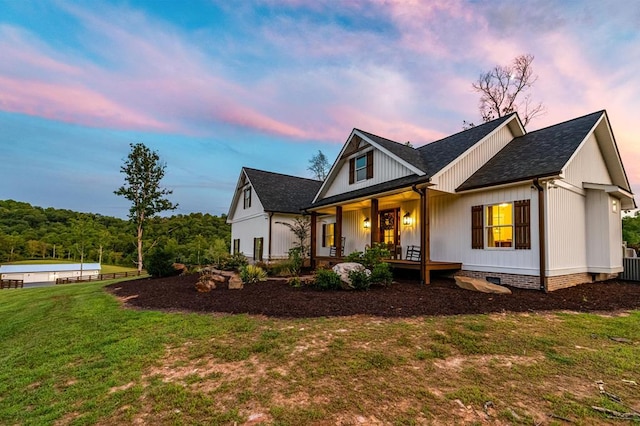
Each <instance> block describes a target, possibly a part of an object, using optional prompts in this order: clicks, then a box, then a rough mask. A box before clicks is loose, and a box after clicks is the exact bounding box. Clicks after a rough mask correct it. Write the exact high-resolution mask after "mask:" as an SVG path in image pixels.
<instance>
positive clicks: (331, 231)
mask: <svg viewBox="0 0 640 426" xmlns="http://www.w3.org/2000/svg"><path fill="white" fill-rule="evenodd" d="M335 233H336V224H335V223H325V224H324V225H322V247H332V246H334V245H335Z"/></svg>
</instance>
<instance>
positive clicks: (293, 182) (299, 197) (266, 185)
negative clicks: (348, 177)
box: [243, 167, 322, 213]
mask: <svg viewBox="0 0 640 426" xmlns="http://www.w3.org/2000/svg"><path fill="white" fill-rule="evenodd" d="M243 169H244V171H245V173H246V174H247V177H248V178H249V181H250V182H251V186H253V189H254V191H255V193H256V194H257V195H258V198H260V202H262V206H263V207H264V210H265V211H267V212H277V213H300V210H301V209H302V208H303V207H306V206H308V205H309V204H311V202H312V201H313V198H314V197H315V195H316V193H317V192H318V190H319V189H320V186H321V185H322V181H319V180H314V179H306V178H301V177H296V176H289V175H283V174H280V173H273V172H267V171H264V170H257V169H251V168H248V167H244V168H243Z"/></svg>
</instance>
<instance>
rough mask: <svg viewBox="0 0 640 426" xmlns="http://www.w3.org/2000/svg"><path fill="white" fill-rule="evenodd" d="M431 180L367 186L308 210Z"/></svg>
mask: <svg viewBox="0 0 640 426" xmlns="http://www.w3.org/2000/svg"><path fill="white" fill-rule="evenodd" d="M428 181H429V179H428V178H427V177H426V176H418V175H411V176H405V177H401V178H398V179H394V180H390V181H387V182H382V183H379V184H377V185H372V186H367V187H364V188H360V189H356V190H355V191H350V192H345V193H343V194H338V195H333V196H331V197H327V198H322V199H321V200H318V201H316V202H315V203H313V205H307V206H306V207H307V208H316V207H322V206H326V205H330V204H333V203H339V202H342V201H347V200H353V199H356V198H360V197H368V196H370V195H375V194H381V193H383V192H387V191H393V190H394V189H399V188H406V187H408V186H411V185H413V184H418V183H424V182H428Z"/></svg>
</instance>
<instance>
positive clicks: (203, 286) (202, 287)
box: [196, 279, 216, 293]
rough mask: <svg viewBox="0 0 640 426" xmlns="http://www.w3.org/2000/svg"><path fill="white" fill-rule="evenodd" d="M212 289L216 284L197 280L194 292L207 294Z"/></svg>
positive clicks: (205, 280)
mask: <svg viewBox="0 0 640 426" xmlns="http://www.w3.org/2000/svg"><path fill="white" fill-rule="evenodd" d="M214 288H216V283H215V282H214V281H213V280H209V279H199V280H198V282H197V283H196V290H198V292H199V293H208V292H210V291H211V290H213V289H214Z"/></svg>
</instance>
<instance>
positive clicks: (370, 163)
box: [367, 151, 373, 179]
mask: <svg viewBox="0 0 640 426" xmlns="http://www.w3.org/2000/svg"><path fill="white" fill-rule="evenodd" d="M372 178H373V151H369V152H367V179H372Z"/></svg>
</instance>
